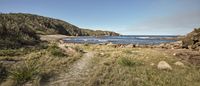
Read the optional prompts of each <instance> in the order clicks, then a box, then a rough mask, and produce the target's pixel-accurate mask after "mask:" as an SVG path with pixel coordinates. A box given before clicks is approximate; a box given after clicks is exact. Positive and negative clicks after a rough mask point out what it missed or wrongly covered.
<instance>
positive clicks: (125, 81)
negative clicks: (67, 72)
mask: <svg viewBox="0 0 200 86" xmlns="http://www.w3.org/2000/svg"><path fill="white" fill-rule="evenodd" d="M83 49H87V51H93V52H96V53H97V54H96V55H95V58H93V59H94V60H93V62H92V63H91V65H93V67H91V68H94V69H93V70H92V71H91V72H89V75H87V76H88V77H82V78H81V79H78V80H79V82H74V83H72V84H70V85H77V83H79V84H82V85H89V86H198V85H199V84H200V83H199V80H200V69H199V68H198V67H197V66H195V65H192V64H191V63H188V62H184V61H182V62H183V63H184V67H182V66H177V65H175V64H174V63H175V62H177V61H180V59H178V58H175V57H174V56H173V55H170V54H167V53H165V52H163V51H160V50H156V49H148V48H114V47H112V46H108V45H103V46H102V45H90V46H83ZM130 51H131V52H132V53H131V54H130ZM160 61H166V62H167V63H169V65H171V67H172V70H171V71H168V70H160V69H158V68H157V64H158V63H159V62H160ZM91 76H92V77H91ZM83 78H84V79H83Z"/></svg>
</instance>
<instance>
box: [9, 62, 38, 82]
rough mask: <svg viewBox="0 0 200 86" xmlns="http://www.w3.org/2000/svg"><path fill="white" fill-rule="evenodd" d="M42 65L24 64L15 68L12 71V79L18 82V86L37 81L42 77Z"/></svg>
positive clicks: (34, 63)
mask: <svg viewBox="0 0 200 86" xmlns="http://www.w3.org/2000/svg"><path fill="white" fill-rule="evenodd" d="M39 67H40V65H39V64H38V63H36V62H33V61H32V62H23V63H22V64H20V65H18V66H17V67H16V66H15V67H14V68H13V69H12V70H11V72H10V73H11V74H10V76H11V79H13V80H15V81H16V84H17V85H22V84H24V83H26V82H27V81H30V80H35V79H36V78H37V77H39V75H40V71H41V69H39Z"/></svg>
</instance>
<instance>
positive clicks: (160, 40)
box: [63, 35, 177, 45]
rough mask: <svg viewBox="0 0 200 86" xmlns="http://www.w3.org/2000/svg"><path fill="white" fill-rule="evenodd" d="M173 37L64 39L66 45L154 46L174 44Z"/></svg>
mask: <svg viewBox="0 0 200 86" xmlns="http://www.w3.org/2000/svg"><path fill="white" fill-rule="evenodd" d="M175 38H177V36H175V35H122V36H78V37H69V38H64V39H63V40H64V42H66V43H89V44H100V43H110V42H111V43H113V44H142V45H147V44H148V45H156V44H161V43H169V42H175V41H176V40H175Z"/></svg>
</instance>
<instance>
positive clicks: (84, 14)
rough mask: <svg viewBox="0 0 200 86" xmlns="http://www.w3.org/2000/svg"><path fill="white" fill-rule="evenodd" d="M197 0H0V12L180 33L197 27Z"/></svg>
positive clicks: (121, 28) (102, 26)
mask: <svg viewBox="0 0 200 86" xmlns="http://www.w3.org/2000/svg"><path fill="white" fill-rule="evenodd" d="M199 3H200V0H0V12H2V13H9V12H12V13H16V12H17V13H18V12H20V13H32V14H38V15H42V16H48V17H53V18H57V19H61V20H64V21H66V22H69V23H72V24H74V25H76V26H78V27H81V28H89V29H94V30H97V29H100V30H110V31H115V32H118V33H121V34H124V35H128V34H129V35H145V34H146V35H147V34H148V35H159V34H162V35H164V34H165V35H184V34H186V33H188V32H190V31H192V30H193V28H195V27H200V5H199Z"/></svg>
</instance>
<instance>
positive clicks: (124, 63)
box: [118, 57, 139, 67]
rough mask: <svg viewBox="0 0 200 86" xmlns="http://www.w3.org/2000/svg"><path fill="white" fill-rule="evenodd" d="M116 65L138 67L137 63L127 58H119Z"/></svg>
mask: <svg viewBox="0 0 200 86" xmlns="http://www.w3.org/2000/svg"><path fill="white" fill-rule="evenodd" d="M118 63H119V64H120V65H122V66H129V67H131V66H135V65H138V63H139V61H136V60H134V59H131V58H128V57H121V58H119V60H118Z"/></svg>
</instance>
